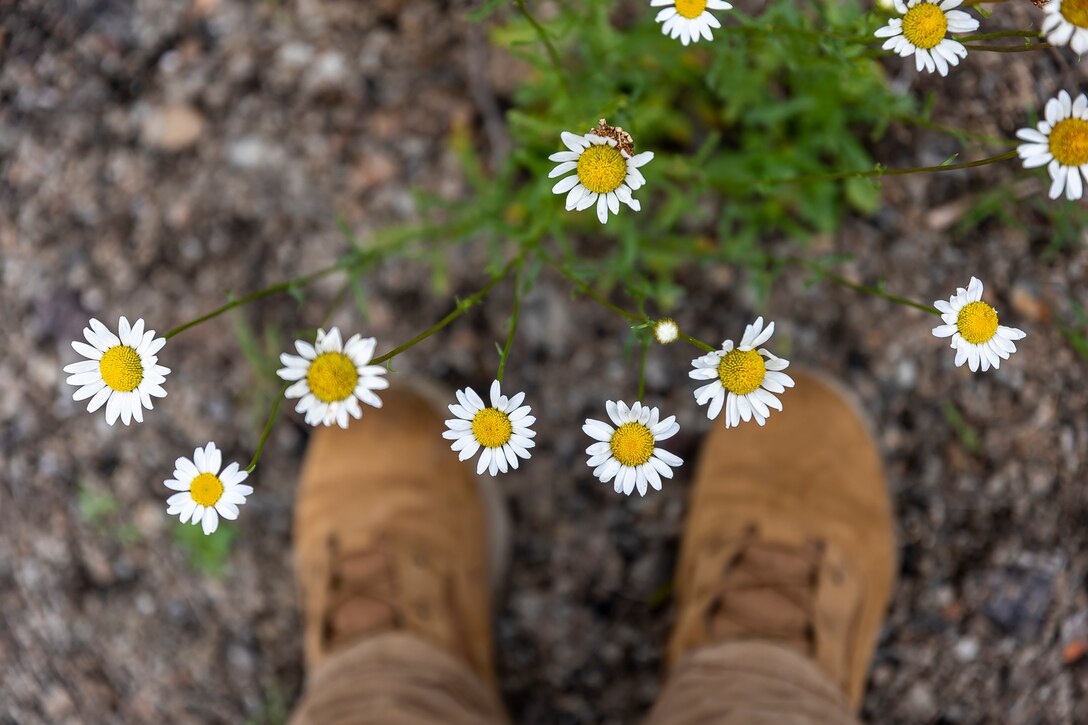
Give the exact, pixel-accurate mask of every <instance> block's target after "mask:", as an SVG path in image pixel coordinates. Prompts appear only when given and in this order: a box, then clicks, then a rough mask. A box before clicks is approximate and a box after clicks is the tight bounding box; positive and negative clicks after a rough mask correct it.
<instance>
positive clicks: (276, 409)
mask: <svg viewBox="0 0 1088 725" xmlns="http://www.w3.org/2000/svg"><path fill="white" fill-rule="evenodd" d="M287 388H288V385H284V386H283V387H282V388H280V393H279V395H277V396H276V402H274V403H273V404H272V412H271V413H269V415H268V421H267V422H266V423H265V424H264V431H262V432H261V440H260V441H258V442H257V450H256V451H254V453H253V460H251V461H250V462H249V465H248V466H246V473H253V469H254V468H256V467H257V461H259V460H261V452H262V451H264V444H265V441H267V440H268V436H269V434H271V433H272V426H273V425H275V423H276V418H278V417H279V415H280V403H282V402H283V396H284V395H286V393H287Z"/></svg>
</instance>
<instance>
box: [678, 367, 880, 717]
mask: <svg viewBox="0 0 1088 725" xmlns="http://www.w3.org/2000/svg"><path fill="white" fill-rule="evenodd" d="M792 372H793V371H791V373H792ZM793 377H794V378H795V380H796V382H797V386H796V387H795V388H794V389H793V390H790V391H788V392H787V393H786V394H785V395H784V396H783V400H782V403H783V406H784V411H783V412H776V413H774V414H773V415H772V416H771V417H770V419H769V420H768V422H767V425H766V427H764V428H760V427H759V426H757V425H754V424H745V425H742V426H740V427H739V428H731V429H728V430H727V429H725V428H724V427H723V426H721V425H715V426H713V429H712V431H711V432H710V433H708V434H707V437H706V440H705V442H704V444H703V448H702V452H701V456H700V460H699V464H698V468H697V470H696V473H695V485H694V490H693V492H692V496H691V500H690V503H689V505H688V515H687V521H686V524H685V528H684V540H683V544H682V548H681V553H680V564H679V573H678V579H677V620H676V625H675V627H674V629H673V633H672V637H671V639H670V642H669V651H668V660H667V661H668V664H669V666H670V667H671V666H672V665H673V664H675V663H676V662H677V660H678V659H679V658H680V657H681V656H682V655H683V654H685V653H687V652H689V651H691V650H693V649H696V648H699V647H702V646H704V645H707V644H711V643H716V642H721V641H724V640H758V641H765V642H776V643H779V644H782V645H784V646H788V647H792V648H796V649H798V650H800V651H801V652H803V653H804V654H806V655H807V656H809V657H811V658H812V659H813V660H814V661H815V662H816V663H817V664H818V665H819V666H820V667H821V669H823V670H824V671H825V672H826V673H828V674H829V675H830V676H831V677H832V678H833V680H834V681H835V682H836V683H838V684H839V686H840V687H841V688H842V691H843V692H844V693H845V695H846V697H847V699H848V700H849V702H850V704H851V706H852V707H854V708H855V710H856V709H857V707H858V706H859V704H860V702H861V697H862V693H863V690H864V687H865V681H866V678H867V674H868V669H869V663H870V661H871V659H872V655H873V650H874V649H875V647H876V641H877V636H878V634H879V630H880V627H881V624H882V622H883V619H884V614H885V609H886V607H887V604H888V599H889V597H890V595H891V590H892V586H893V582H894V578H895V571H896V554H895V542H894V531H893V522H892V514H891V504H890V500H889V495H888V490H887V484H886V481H885V478H884V474H883V471H882V466H881V461H880V456H879V453H878V450H877V447H876V444H875V442H874V440H873V438H872V436H871V434H870V433H869V431H868V429H867V427H866V424H865V422H864V421H863V420H862V418H861V416H860V414H859V413H858V412H857V411H856V409H855V408H854V407H853V406H852V405H851V404H850V403H849V402H848V401H847V399H846V398H845V397H844V396H843V394H841V393H840V392H838V391H837V390H836V389H835V388H834V387H833V386H832V385H830V384H828V383H826V382H824V381H822V380H821V379H819V378H817V377H814V376H813V375H810V374H804V373H800V374H794V375H793Z"/></svg>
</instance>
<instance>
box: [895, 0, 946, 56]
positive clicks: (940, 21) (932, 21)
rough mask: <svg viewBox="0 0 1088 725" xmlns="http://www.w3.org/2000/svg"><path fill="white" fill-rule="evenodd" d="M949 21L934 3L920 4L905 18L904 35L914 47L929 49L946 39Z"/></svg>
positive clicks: (908, 12)
mask: <svg viewBox="0 0 1088 725" xmlns="http://www.w3.org/2000/svg"><path fill="white" fill-rule="evenodd" d="M946 32H948V19H947V18H945V16H944V11H943V10H941V9H940V8H939V7H937V6H936V5H934V4H933V3H928V2H926V3H918V4H917V5H915V6H914V7H912V8H911V9H910V10H908V11H907V14H906V15H904V16H903V35H904V36H906V38H907V40H909V41H910V42H911V43H912V44H913V45H914V47H916V48H925V49H927V50H928V49H929V48H932V47H933V46H935V45H937V43H940V42H941V40H943V39H944V34H945V33H946Z"/></svg>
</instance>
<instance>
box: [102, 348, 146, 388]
mask: <svg viewBox="0 0 1088 725" xmlns="http://www.w3.org/2000/svg"><path fill="white" fill-rule="evenodd" d="M98 372H99V373H100V374H101V375H102V380H104V381H105V383H106V385H108V386H110V387H111V388H113V389H114V390H117V391H119V392H122V393H127V392H129V391H132V390H135V389H136V388H138V387H139V385H140V381H142V380H143V379H144V365H143V363H142V362H140V354H139V353H137V352H136V349H135V348H131V347H129V346H128V345H115V346H114V347H111V348H110V349H109V350H106V352H105V353H104V354H103V355H102V359H101V360H99V361H98Z"/></svg>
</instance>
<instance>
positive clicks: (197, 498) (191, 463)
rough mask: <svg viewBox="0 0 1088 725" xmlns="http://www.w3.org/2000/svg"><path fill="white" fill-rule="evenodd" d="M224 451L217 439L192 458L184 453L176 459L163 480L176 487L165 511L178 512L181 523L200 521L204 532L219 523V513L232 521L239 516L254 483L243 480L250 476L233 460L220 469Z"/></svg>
mask: <svg viewBox="0 0 1088 725" xmlns="http://www.w3.org/2000/svg"><path fill="white" fill-rule="evenodd" d="M222 464H223V455H222V453H221V452H220V451H219V450H218V449H217V448H216V447H215V444H214V443H208V445H206V446H204V447H203V448H197V449H196V450H195V451H193V459H192V460H189V459H188V458H186V457H185V456H182V457H181V458H179V459H177V460H176V461H174V477H173V478H170V479H167V480H166V481H163V483H165V484H166V487H167V488H169V489H170V490H171V491H177V492H178V493H175V494H174V495H173V496H171V497H170V498H168V499H167V500H166V506H167V508H166V513H167V514H169V515H170V516H173V515H174V514H178V515H179V517H180V518H181V523H183V524H184V523H188V522H192V524H193V525H194V526H195V525H196V524H197V523H200V524H201V525H202V526H203V527H204V533H205V534H211V533H213V532H214V531H215V530H216V529H217V528H218V527H219V517H220V516H222V517H223V518H225V519H228V520H230V521H233V520H234V519H236V518H238V507H239V506H241V505H242V504H244V503H245V502H246V496H248V495H249V494H251V493H253V487H252V486H246V485H244V484H243V483H242V481H244V480H246V479H247V478H248V477H249V474H248V473H246V472H245V471H242V470H239V466H238V464H237V463H231V464H230V465H229V466H227V467H226V468H224V469H223V470H222V472H220V470H219V468H220V466H221V465H222Z"/></svg>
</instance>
